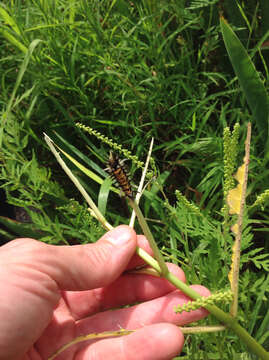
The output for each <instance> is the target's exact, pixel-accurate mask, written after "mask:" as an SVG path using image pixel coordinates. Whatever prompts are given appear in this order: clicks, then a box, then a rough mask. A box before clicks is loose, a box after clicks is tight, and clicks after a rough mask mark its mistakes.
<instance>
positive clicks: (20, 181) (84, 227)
mask: <svg viewBox="0 0 269 360" xmlns="http://www.w3.org/2000/svg"><path fill="white" fill-rule="evenodd" d="M268 4H269V3H268V1H267V0H264V1H262V0H260V1H258V0H251V1H250V0H248V1H244V0H238V1H237V2H235V1H233V0H222V1H217V0H215V1H208V0H193V1H185V0H181V1H176V0H172V1H169V2H167V1H155V0H151V1H146V0H138V1H136V2H129V1H125V0H112V1H108V0H103V1H100V0H98V1H97V0H93V1H86V0H69V1H67V0H53V1H52V0H25V1H23V0H13V1H2V2H0V77H1V79H0V81H1V85H0V86H1V93H0V109H1V114H2V120H1V134H0V135H1V137H0V139H1V144H2V146H1V152H0V159H1V174H0V180H1V186H2V189H3V190H4V192H5V196H6V201H7V204H9V206H12V207H11V208H9V209H7V207H6V206H5V207H4V209H3V210H2V215H3V216H1V217H0V222H1V223H2V224H3V227H2V229H1V237H2V242H4V241H7V240H9V239H12V238H14V237H15V236H33V237H35V238H38V239H40V240H42V241H46V242H49V243H57V244H61V243H70V244H73V243H77V242H80V243H83V242H89V241H95V240H96V239H97V238H98V237H99V236H100V235H101V234H102V233H103V230H102V229H101V228H100V226H99V225H98V224H97V222H96V221H95V220H94V219H92V218H91V217H90V215H89V213H88V211H87V207H86V205H85V204H84V203H83V201H82V200H81V198H80V196H79V195H78V193H77V192H76V190H75V189H74V187H73V185H72V184H71V183H70V181H69V180H68V179H67V178H66V177H65V175H64V174H63V172H62V171H61V169H60V168H59V166H58V165H57V164H56V162H55V160H54V158H53V156H52V155H51V154H50V153H49V151H48V149H47V147H46V146H45V144H44V141H43V139H42V136H43V135H42V134H43V132H46V133H48V134H49V136H50V137H52V138H53V139H54V140H55V142H57V143H59V144H60V146H61V147H62V148H63V149H64V150H66V151H67V152H68V153H71V154H72V156H74V157H75V158H76V159H77V160H79V161H80V162H84V163H85V165H86V166H88V168H89V169H91V170H92V171H94V172H95V173H96V174H98V175H99V176H100V177H101V178H105V177H106V174H105V172H104V170H103V169H104V168H105V167H106V166H105V162H106V159H107V156H108V152H109V148H108V147H107V145H105V144H103V143H102V142H100V141H98V140H97V139H96V138H94V137H91V136H87V135H86V134H85V133H84V132H82V131H81V130H80V129H78V128H77V127H76V126H75V123H76V122H81V123H83V124H85V125H89V126H91V127H92V128H94V129H95V130H97V131H100V132H101V133H103V134H104V135H105V136H108V137H109V138H112V139H113V140H114V141H115V142H117V143H118V144H122V145H123V146H124V147H125V148H128V149H129V150H131V151H132V153H133V154H136V155H137V156H138V157H139V158H140V159H141V160H145V157H146V154H147V151H148V146H149V142H150V139H151V137H152V136H153V137H154V138H155V145H154V150H153V158H154V159H155V163H156V166H157V172H156V173H155V180H154V181H153V182H152V183H150V184H149V187H148V189H147V192H145V196H144V199H143V201H142V205H141V208H142V209H143V211H144V213H145V215H146V216H147V217H148V218H149V219H150V225H151V228H152V230H153V232H154V234H155V238H157V239H159V242H160V246H161V247H162V249H163V252H164V253H165V254H166V255H167V257H168V258H170V260H172V261H174V262H176V263H179V264H180V265H182V266H183V268H184V270H185V271H186V273H187V274H188V279H189V281H190V282H196V283H197V282H198V283H203V284H204V285H205V286H208V287H209V288H210V289H211V290H213V291H214V290H216V289H220V288H223V287H227V286H228V280H227V273H228V267H229V264H230V247H231V245H232V242H233V240H232V238H231V236H224V235H223V230H222V226H221V224H222V221H223V217H222V215H221V209H222V207H223V205H224V203H223V175H224V162H223V157H224V154H223V130H224V128H225V127H226V126H230V127H232V126H233V125H234V124H235V123H239V124H240V125H241V126H240V131H239V135H238V136H239V141H238V142H239V145H238V157H237V166H236V167H238V166H239V165H240V164H241V162H242V156H243V150H244V139H245V133H246V127H245V125H246V123H247V122H248V121H251V120H252V116H251V113H250V111H249V108H248V105H247V103H246V98H245V96H244V94H243V92H242V91H241V89H240V87H239V85H238V81H237V79H236V78H235V75H234V72H233V68H232V66H231V63H230V61H229V58H228V55H227V52H226V50H225V46H224V43H223V40H222V35H221V32H220V26H219V14H220V13H221V14H223V15H224V16H225V17H226V18H227V20H228V22H229V23H230V25H231V26H232V28H233V30H234V31H235V32H236V34H237V36H238V37H239V39H240V40H241V42H242V44H243V45H244V47H245V48H246V50H247V52H248V53H249V55H250V56H251V59H252V61H253V63H254V64H255V67H256V69H257V70H258V72H259V76H260V78H261V79H262V82H263V84H264V85H265V87H266V89H267V90H268V65H267V64H268V56H269V55H268V48H269V45H268V35H269V32H268V24H269V8H268V6H269V5H268ZM37 39H39V40H40V41H38V40H37ZM29 48H30V49H32V56H30V54H29V53H27V49H29ZM11 100H12V101H11ZM263 125H264V131H263ZM266 129H268V122H267V123H266V122H264V124H263V123H261V122H259V123H258V122H255V121H253V135H252V145H251V163H250V173H249V187H248V198H247V203H248V204H249V216H248V218H247V219H246V226H245V230H244V231H245V233H244V243H243V261H242V277H241V295H240V296H241V299H240V300H241V309H240V314H239V316H240V320H241V322H242V323H243V325H245V327H246V328H247V329H248V330H249V331H250V332H251V333H252V335H254V336H255V337H256V338H257V339H259V340H260V341H262V342H263V344H264V345H266V344H267V345H268V330H267V332H266V329H267V328H268V324H269V313H268V310H267V307H266V302H265V300H266V291H267V288H268V281H269V280H268V275H267V271H268V268H267V267H266V266H268V265H267V263H266V262H265V261H264V259H263V258H262V257H259V256H261V254H263V255H264V254H266V253H268V220H269V217H268V200H267V199H268V197H267V198H265V199H264V201H263V202H262V206H263V208H262V207H261V206H251V205H252V204H253V203H254V201H255V200H256V198H257V196H258V195H260V194H261V193H263V192H264V191H265V190H266V189H268V187H269V186H268V182H269V181H268V178H269V177H268V175H269V174H268V171H269V170H268V159H267V158H266V155H267V154H266V151H265V146H264V144H266V143H268V131H266ZM56 133H57V134H56ZM2 135H3V136H2ZM69 165H70V167H71V168H72V169H73V171H74V172H75V174H76V175H77V176H78V177H79V178H80V181H81V182H82V184H83V185H84V186H85V187H86V189H87V191H88V192H89V193H90V195H91V196H92V197H93V198H94V199H95V200H96V202H97V203H98V201H99V204H100V203H102V189H101V191H100V192H99V190H100V186H99V185H98V184H97V183H96V182H94V181H89V179H88V178H87V177H85V176H84V175H83V174H80V173H79V172H78V170H77V169H75V168H74V167H72V164H71V163H70V164H69ZM130 168H131V173H132V178H133V182H134V183H137V181H138V179H139V174H140V173H139V170H138V171H137V172H135V170H136V169H135V166H134V165H132V164H130ZM175 190H180V191H181V192H182V193H183V194H184V195H185V196H186V198H187V199H188V200H189V201H190V202H193V203H194V204H196V206H197V208H199V213H198V214H196V213H193V212H192V210H191V209H190V208H188V207H187V206H186V204H185V205H184V206H183V205H182V204H181V203H180V201H179V199H178V198H177V197H176V195H175ZM3 196H4V195H3ZM266 201H267V203H266ZM3 202H4V200H3V197H2V203H3ZM266 206H267V207H266ZM102 209H103V210H104V211H106V214H105V215H106V217H107V218H108V219H109V220H110V221H111V222H112V223H113V225H117V224H118V223H127V222H128V217H129V210H128V208H127V206H126V204H125V202H124V200H123V201H122V200H121V199H120V198H119V197H118V196H117V195H115V194H112V193H111V194H110V195H109V201H108V203H107V204H106V206H102ZM25 211H26V212H25ZM7 215H9V216H8V217H7ZM257 248H259V249H261V250H260V251H261V253H260V252H259V253H257V251H256V250H257ZM212 269H213V271H212ZM267 295H268V294H267ZM253 314H254V315H255V316H253ZM207 321H209V322H210V323H213V322H214V320H213V319H209V320H207ZM227 340H228V341H227ZM186 343H187V346H186V347H185V354H186V358H188V356H191V358H193V355H192V354H195V353H197V349H199V352H200V353H203V354H204V355H203V358H204V359H207V358H208V359H218V358H222V359H224V358H225V359H231V358H237V357H238V358H246V359H247V358H251V357H250V355H248V354H247V353H246V350H245V349H244V347H243V346H242V345H241V344H240V343H239V341H238V340H237V339H236V338H235V337H233V335H231V334H225V335H224V334H222V333H221V334H214V335H212V334H210V336H209V335H199V336H192V337H191V342H189V341H188V340H187V342H186Z"/></svg>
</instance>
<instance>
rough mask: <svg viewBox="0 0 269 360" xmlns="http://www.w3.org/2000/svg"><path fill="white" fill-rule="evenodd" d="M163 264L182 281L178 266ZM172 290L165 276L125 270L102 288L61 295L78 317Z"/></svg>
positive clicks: (151, 297) (182, 275)
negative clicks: (133, 272)
mask: <svg viewBox="0 0 269 360" xmlns="http://www.w3.org/2000/svg"><path fill="white" fill-rule="evenodd" d="M167 266H168V268H169V270H170V271H171V272H172V273H173V274H174V275H175V276H176V277H178V278H179V279H180V280H181V281H183V282H185V281H186V278H185V274H184V272H183V270H182V269H180V268H179V267H178V266H176V265H174V264H167ZM174 290H175V287H174V285H172V284H171V283H170V282H168V281H167V280H165V279H162V278H159V277H155V276H150V275H136V274H128V273H125V274H124V275H122V276H120V277H119V278H118V279H117V280H115V281H114V282H113V283H111V284H109V285H108V286H106V287H104V288H99V289H94V290H89V291H83V292H70V291H68V292H65V293H64V294H63V297H64V299H65V302H66V304H67V306H68V307H69V309H70V311H71V313H72V315H73V316H74V318H75V319H82V318H84V317H86V316H89V315H91V314H94V313H96V312H99V311H104V310H106V309H110V308H115V307H119V306H123V305H127V304H133V303H136V302H142V301H148V300H151V299H154V298H157V297H160V296H163V295H165V294H167V293H169V292H171V291H174Z"/></svg>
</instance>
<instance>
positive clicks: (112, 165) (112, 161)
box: [106, 151, 134, 199]
mask: <svg viewBox="0 0 269 360" xmlns="http://www.w3.org/2000/svg"><path fill="white" fill-rule="evenodd" d="M107 165H108V167H107V169H106V170H107V171H108V173H109V174H110V176H111V177H112V178H113V179H114V180H115V181H116V183H117V184H118V186H119V187H120V189H121V190H122V192H123V193H124V195H125V196H126V197H128V198H130V199H134V194H133V191H132V187H131V184H130V180H129V177H128V173H127V170H126V166H125V165H124V161H123V160H120V159H119V157H118V156H117V155H116V154H114V153H113V152H112V151H111V152H110V154H109V158H108V164H107Z"/></svg>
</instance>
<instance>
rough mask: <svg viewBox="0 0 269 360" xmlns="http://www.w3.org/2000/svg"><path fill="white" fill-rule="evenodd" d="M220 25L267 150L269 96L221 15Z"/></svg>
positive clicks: (245, 52) (245, 53) (239, 43)
mask: <svg viewBox="0 0 269 360" xmlns="http://www.w3.org/2000/svg"><path fill="white" fill-rule="evenodd" d="M220 27H221V31H222V35H223V39H224V43H225V46H226V50H227V52H228V55H229V58H230V61H231V63H232V66H233V68H234V72H235V74H236V76H237V77H238V80H239V83H240V85H241V87H242V90H243V92H244V94H245V96H246V100H247V103H248V105H249V107H250V109H251V112H252V114H253V117H254V121H255V123H256V125H257V127H258V130H259V133H260V134H262V135H263V136H262V138H263V139H264V145H265V144H267V145H266V150H267V151H268V150H269V142H268V134H269V126H268V121H269V106H268V105H269V98H268V96H267V93H266V89H265V87H264V85H263V83H262V81H261V79H260V77H259V74H258V72H257V70H256V69H255V66H254V64H253V62H252V61H251V59H250V57H249V55H248V54H247V51H246V49H245V48H244V46H243V45H242V43H241V42H240V40H239V39H238V37H237V36H236V35H235V33H234V32H233V30H232V29H231V27H230V26H229V25H228V23H227V22H226V20H225V19H224V18H223V17H222V18H221V19H220Z"/></svg>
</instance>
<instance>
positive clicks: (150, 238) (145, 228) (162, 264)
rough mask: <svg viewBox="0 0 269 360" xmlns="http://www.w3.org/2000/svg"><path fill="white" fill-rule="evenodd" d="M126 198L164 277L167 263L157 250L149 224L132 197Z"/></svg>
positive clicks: (167, 271)
mask: <svg viewBox="0 0 269 360" xmlns="http://www.w3.org/2000/svg"><path fill="white" fill-rule="evenodd" d="M128 200H129V204H130V205H131V207H132V208H133V209H134V211H135V213H136V216H137V219H138V222H139V224H140V226H141V228H142V230H143V232H144V235H145V236H146V238H147V240H148V242H149V245H150V247H151V249H152V251H153V254H154V257H155V258H156V260H157V262H158V264H159V265H160V268H161V273H160V274H161V275H162V276H163V277H165V275H166V274H167V273H169V270H168V267H167V265H166V263H165V261H164V258H163V256H162V254H161V252H160V250H159V248H158V246H157V244H156V242H155V240H154V238H153V235H152V233H151V231H150V229H149V226H148V224H147V222H146V220H145V218H144V216H143V214H142V212H141V210H140V208H139V206H138V205H137V203H136V202H135V201H134V200H132V199H128Z"/></svg>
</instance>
